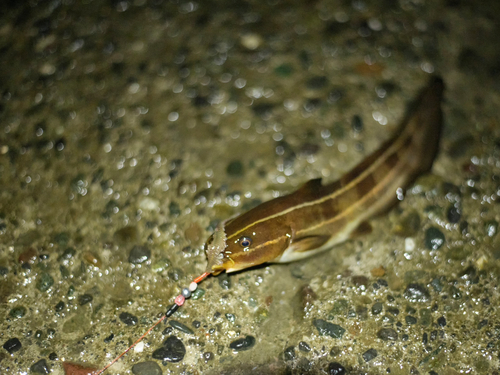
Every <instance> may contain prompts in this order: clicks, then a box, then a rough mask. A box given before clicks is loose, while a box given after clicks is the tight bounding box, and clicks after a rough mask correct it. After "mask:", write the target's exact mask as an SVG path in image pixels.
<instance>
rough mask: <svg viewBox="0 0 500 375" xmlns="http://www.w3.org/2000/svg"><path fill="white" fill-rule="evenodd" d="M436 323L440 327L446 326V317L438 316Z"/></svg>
mask: <svg viewBox="0 0 500 375" xmlns="http://www.w3.org/2000/svg"><path fill="white" fill-rule="evenodd" d="M437 323H438V325H439V326H440V327H446V318H445V317H444V316H442V317H440V318H438V320H437Z"/></svg>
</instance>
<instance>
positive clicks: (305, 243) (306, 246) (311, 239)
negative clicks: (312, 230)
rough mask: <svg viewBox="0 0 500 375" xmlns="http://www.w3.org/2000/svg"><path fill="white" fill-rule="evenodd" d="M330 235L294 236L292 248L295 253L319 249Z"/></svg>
mask: <svg viewBox="0 0 500 375" xmlns="http://www.w3.org/2000/svg"><path fill="white" fill-rule="evenodd" d="M330 237H331V236H326V235H325V236H306V237H300V238H295V239H294V240H293V242H292V246H293V250H294V252H297V253H305V252H308V251H311V250H316V249H319V248H320V247H321V246H323V245H324V244H325V243H327V242H328V240H329V239H330Z"/></svg>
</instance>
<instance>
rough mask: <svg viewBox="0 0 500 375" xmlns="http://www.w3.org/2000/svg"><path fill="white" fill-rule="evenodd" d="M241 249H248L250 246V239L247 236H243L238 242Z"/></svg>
mask: <svg viewBox="0 0 500 375" xmlns="http://www.w3.org/2000/svg"><path fill="white" fill-rule="evenodd" d="M238 242H239V244H240V246H241V247H248V246H250V245H251V244H252V239H251V238H250V237H247V236H243V237H241V238H240V239H239V240H238Z"/></svg>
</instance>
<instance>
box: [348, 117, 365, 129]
mask: <svg viewBox="0 0 500 375" xmlns="http://www.w3.org/2000/svg"><path fill="white" fill-rule="evenodd" d="M351 128H352V130H353V131H354V132H356V133H361V132H362V131H363V128H364V126H363V119H362V118H361V117H360V116H359V115H354V116H352V120H351Z"/></svg>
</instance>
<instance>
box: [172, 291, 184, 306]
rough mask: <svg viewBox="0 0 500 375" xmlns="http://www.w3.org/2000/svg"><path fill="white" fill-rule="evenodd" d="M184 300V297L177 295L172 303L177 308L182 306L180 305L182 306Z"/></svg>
mask: <svg viewBox="0 0 500 375" xmlns="http://www.w3.org/2000/svg"><path fill="white" fill-rule="evenodd" d="M185 300H186V299H185V298H184V296H183V295H182V294H179V295H178V296H177V297H175V301H174V302H175V304H176V305H177V306H182V305H184V301H185Z"/></svg>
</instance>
